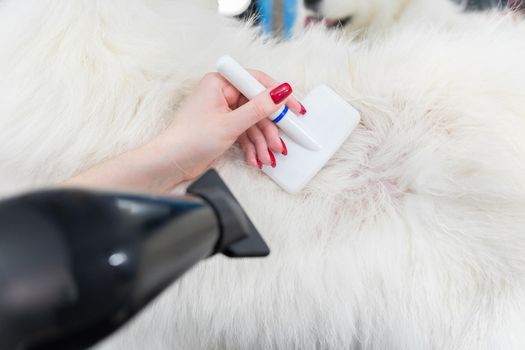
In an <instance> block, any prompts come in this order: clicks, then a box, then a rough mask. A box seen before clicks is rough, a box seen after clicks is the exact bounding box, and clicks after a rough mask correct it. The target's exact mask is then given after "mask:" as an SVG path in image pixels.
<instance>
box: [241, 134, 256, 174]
mask: <svg viewBox="0 0 525 350" xmlns="http://www.w3.org/2000/svg"><path fill="white" fill-rule="evenodd" d="M237 141H238V142H239V144H240V145H241V149H242V151H243V152H244V160H245V161H246V163H247V164H249V165H251V166H254V167H258V168H259V169H261V168H262V163H261V161H259V160H258V159H257V154H256V151H255V145H254V144H253V143H252V142H251V141H250V139H249V138H248V135H246V133H244V134H242V135H241V136H240V137H239V139H238V140H237Z"/></svg>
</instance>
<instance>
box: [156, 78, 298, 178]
mask: <svg viewBox="0 0 525 350" xmlns="http://www.w3.org/2000/svg"><path fill="white" fill-rule="evenodd" d="M250 73H251V74H252V75H254V76H255V78H256V79H257V80H259V81H260V82H261V84H263V85H264V86H266V87H267V88H268V89H267V90H266V91H264V92H262V93H261V94H260V95H258V96H257V97H256V98H254V99H253V100H251V101H248V100H247V99H246V98H245V97H244V96H242V95H241V94H240V92H239V91H237V89H236V88H235V87H233V86H232V85H231V84H230V83H229V82H228V81H227V80H226V79H224V78H223V77H222V76H221V75H219V74H218V73H208V74H206V76H205V77H204V78H203V79H202V80H201V81H200V82H199V84H198V86H197V89H196V91H195V92H194V93H193V94H192V95H190V96H189V97H188V99H187V100H186V101H185V103H184V104H183V106H182V107H181V108H180V110H179V112H178V113H177V115H176V117H175V119H174V121H173V123H172V124H171V125H170V126H169V127H168V128H167V130H166V131H165V132H164V133H162V134H161V135H160V136H159V137H158V138H157V140H154V142H156V143H159V144H160V145H161V146H159V147H157V148H158V149H159V150H161V152H164V158H165V159H170V160H172V161H173V162H174V163H176V164H177V165H178V167H179V168H180V169H183V171H184V173H185V175H186V176H185V178H186V179H191V178H194V177H196V176H198V175H200V174H201V173H203V172H204V171H205V170H206V169H207V168H208V167H209V165H210V164H211V163H212V162H213V161H214V160H215V159H217V158H218V157H219V156H220V155H222V154H223V153H224V152H225V151H226V150H227V149H228V148H229V147H230V146H231V145H232V144H233V143H234V142H235V141H236V140H237V139H238V140H239V143H240V144H241V147H242V149H243V150H244V153H245V159H246V162H247V163H248V164H251V165H253V166H258V167H259V168H260V167H262V164H266V165H271V166H275V165H276V164H275V158H274V156H273V154H272V153H271V152H279V153H283V154H286V153H287V151H286V146H285V144H284V142H282V140H281V139H280V138H279V133H278V129H277V127H276V126H275V125H274V123H272V122H271V121H270V120H268V119H267V117H268V116H271V115H272V114H273V113H275V112H276V111H277V110H278V109H279V108H280V107H281V106H282V105H283V104H285V103H286V104H287V106H288V108H290V110H292V111H293V112H296V113H298V114H304V112H306V110H305V109H304V107H303V106H302V105H301V104H300V103H299V102H298V101H297V100H296V99H295V98H294V97H293V96H291V93H292V89H291V87H290V85H288V84H287V83H284V84H281V85H279V84H278V83H277V82H276V81H275V80H273V79H271V78H270V77H268V76H267V75H266V74H264V73H262V72H259V71H255V70H251V71H250Z"/></svg>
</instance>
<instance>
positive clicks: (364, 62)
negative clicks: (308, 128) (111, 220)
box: [0, 0, 525, 350]
mask: <svg viewBox="0 0 525 350" xmlns="http://www.w3.org/2000/svg"><path fill="white" fill-rule="evenodd" d="M349 3H352V1H349ZM385 3H386V2H385ZM363 4H364V2H363ZM350 14H351V13H349V15H350ZM351 15H352V16H354V15H353V14H351ZM356 23H357V22H356ZM524 34H525V27H524V26H523V25H522V24H520V23H515V21H513V20H512V19H511V18H507V17H501V18H497V19H488V18H487V19H485V20H484V21H483V24H482V25H478V22H476V24H474V23H472V24H469V25H464V26H463V28H462V29H461V30H452V29H450V28H449V27H447V26H445V25H440V24H435V23H432V24H431V23H425V21H416V22H413V23H406V24H405V25H403V26H399V27H398V28H397V29H396V30H393V31H390V33H389V34H388V35H385V36H382V37H381V38H378V39H377V40H371V41H360V42H355V41H352V40H350V39H348V38H346V37H342V36H341V35H339V34H338V33H337V32H334V31H325V30H324V29H322V28H320V27H319V26H316V27H313V28H310V29H309V30H307V31H306V32H305V33H303V34H302V35H300V36H298V37H297V38H296V39H295V40H293V41H289V42H282V43H273V42H268V41H263V40H261V39H259V38H258V37H257V32H256V30H254V29H253V28H250V27H249V26H247V25H245V24H242V23H238V22H236V21H233V20H230V19H225V18H222V17H219V16H218V15H217V14H216V13H215V8H214V6H213V4H210V3H209V2H207V1H205V0H178V1H166V0H113V1H102V0H100V1H96V0H76V1H71V0H47V1H41V0H24V1H20V0H11V1H8V0H4V1H2V2H0V47H1V49H0V77H2V78H1V79H0V140H2V148H1V149H0V184H1V185H2V188H1V190H2V193H3V194H4V195H7V194H12V193H17V192H19V191H22V190H27V189H32V188H38V187H41V186H49V185H53V184H54V183H56V182H58V181H61V180H63V179H65V178H67V177H69V176H71V175H73V174H75V173H78V172H79V171H82V170H84V169H87V168H88V167H90V166H92V165H93V164H95V163H97V162H100V161H102V160H104V159H106V158H108V157H111V156H114V155H116V154H118V153H120V152H123V151H125V150H127V149H130V148H132V147H135V146H137V145H139V144H141V143H143V142H146V141H147V140H148V139H150V138H152V137H153V136H154V135H156V134H157V133H158V132H160V131H161V130H162V129H163V128H164V127H166V125H168V124H169V123H170V122H171V121H172V120H173V119H174V118H175V119H176V116H177V108H178V106H179V105H180V103H181V102H182V101H183V100H184V98H185V96H187V95H188V94H189V93H190V92H191V91H192V89H193V87H194V86H195V84H196V83H197V81H198V80H199V79H200V78H201V77H202V75H203V74H204V73H205V72H207V71H211V70H214V62H215V60H216V58H217V57H219V56H220V55H222V54H230V55H232V56H233V57H235V58H236V59H237V60H239V61H240V62H241V63H242V64H244V65H245V66H247V67H252V68H257V69H260V70H263V71H265V72H267V73H268V74H270V75H271V76H273V77H274V78H276V79H278V80H279V81H288V82H290V83H291V84H292V86H293V87H294V88H295V92H296V95H297V96H298V97H299V98H300V97H301V96H303V95H304V94H305V93H307V92H308V91H310V90H311V89H312V88H313V87H314V86H316V85H317V84H320V83H326V84H327V85H329V86H331V87H332V88H333V89H334V90H335V91H336V92H338V93H339V94H340V95H341V96H342V97H343V98H344V99H346V101H348V102H349V103H351V104H352V105H354V106H355V107H356V108H357V109H358V110H359V111H360V112H361V118H362V120H361V124H360V125H359V126H358V127H357V129H356V130H355V131H354V133H353V134H352V135H351V136H350V138H349V139H348V140H347V142H346V143H345V144H344V145H343V146H342V147H341V149H340V150H339V151H338V152H337V153H336V154H335V156H334V157H333V158H332V159H331V160H330V161H329V162H328V163H327V165H326V166H325V167H324V169H322V170H321V172H320V173H319V174H318V175H317V176H316V177H315V178H314V179H313V180H312V181H311V182H310V183H309V184H308V186H307V187H306V188H305V189H304V190H303V191H302V192H301V193H299V194H296V195H290V194H288V193H285V192H283V191H282V190H281V189H280V188H279V187H278V186H276V185H275V184H274V183H273V182H272V181H271V180H270V179H269V178H267V177H266V176H265V175H263V174H261V173H260V172H259V171H258V170H257V169H253V168H250V167H248V166H246V165H245V164H244V163H243V161H242V156H241V154H240V153H241V152H240V151H239V150H238V149H237V148H236V147H233V148H232V150H231V151H230V152H228V154H226V155H225V156H224V157H223V158H221V159H220V160H219V161H218V162H217V164H216V167H217V168H218V169H219V171H220V173H221V175H222V177H223V178H224V179H225V181H226V182H227V183H228V184H229V186H230V187H231V188H232V191H233V192H234V193H235V195H236V196H237V198H238V199H239V201H240V202H241V203H242V205H243V206H244V208H245V209H246V211H247V212H248V214H249V215H250V216H251V218H252V219H253V221H254V223H255V225H256V226H257V227H258V229H259V231H260V232H261V233H262V235H263V236H264V237H265V239H266V240H267V242H268V243H269V245H270V247H271V249H272V254H271V255H270V257H268V258H265V259H243V260H231V259H228V258H225V257H222V256H216V257H213V258H211V259H208V260H207V261H205V262H202V263H200V264H198V265H197V266H196V267H195V268H193V269H192V270H191V271H190V272H188V273H187V274H186V275H185V276H184V277H183V278H182V279H181V280H179V281H178V282H177V283H175V284H174V285H172V286H171V287H170V288H168V289H167V290H166V291H165V293H163V294H162V295H161V297H160V298H159V299H157V300H156V301H155V302H154V303H153V304H152V305H150V306H149V307H148V308H147V309H146V310H144V312H143V313H141V314H140V315H138V317H137V318H136V319H135V320H133V321H132V322H130V323H129V324H128V325H127V326H126V327H125V328H123V329H122V330H120V331H119V332H118V333H117V334H115V335H114V336H113V337H111V338H109V339H108V340H106V341H105V342H103V343H101V344H99V345H98V346H97V348H98V349H104V350H108V349H153V350H156V349H159V350H160V349H191V350H194V349H523V348H525V332H524V331H523V330H524V329H525V92H524V91H525V90H524V89H523V86H524V82H525V66H523V65H522V64H520V63H521V62H523V61H525V40H523V38H524ZM512 62H516V64H512ZM288 156H289V157H293V154H289V155H288Z"/></svg>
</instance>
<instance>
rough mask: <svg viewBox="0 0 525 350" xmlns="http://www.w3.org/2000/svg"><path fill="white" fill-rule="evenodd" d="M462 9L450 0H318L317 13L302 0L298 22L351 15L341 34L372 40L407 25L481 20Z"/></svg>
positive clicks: (297, 28)
mask: <svg viewBox="0 0 525 350" xmlns="http://www.w3.org/2000/svg"><path fill="white" fill-rule="evenodd" d="M462 10H463V6H460V5H458V4H456V3H454V2H452V0H321V1H320V2H319V4H318V5H317V9H316V11H313V10H311V9H309V8H306V7H305V6H304V3H303V1H299V2H298V18H299V19H298V22H299V23H304V22H305V19H306V17H307V16H312V15H313V16H321V17H325V18H328V19H332V20H333V19H343V18H345V17H349V16H350V17H351V20H350V21H349V22H348V23H347V24H346V25H345V26H344V27H343V28H342V29H343V31H344V33H346V34H347V35H349V36H351V37H353V38H361V39H363V38H366V39H371V38H376V37H378V36H380V35H384V34H385V33H388V32H389V31H390V30H392V28H394V27H397V26H400V25H401V26H403V25H406V24H408V23H413V24H414V23H420V24H425V25H428V24H433V23H434V24H437V23H440V24H444V25H446V26H448V27H454V26H460V27H462V26H463V25H465V23H469V22H477V21H479V20H480V19H481V18H482V17H483V16H479V15H477V14H466V13H464V12H463V11H462ZM492 12H494V13H496V12H497V11H492ZM487 13H490V11H489V12H487ZM487 13H485V14H484V15H486V14H487ZM300 31H302V28H301V27H296V32H300Z"/></svg>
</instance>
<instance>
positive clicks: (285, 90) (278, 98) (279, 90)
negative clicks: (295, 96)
mask: <svg viewBox="0 0 525 350" xmlns="http://www.w3.org/2000/svg"><path fill="white" fill-rule="evenodd" d="M291 93H292V87H291V86H290V84H288V83H282V84H281V85H279V86H278V87H276V88H274V89H273V90H272V91H270V97H271V98H272V100H273V103H275V104H279V103H281V102H283V100H284V99H285V98H287V97H288V96H290V95H291Z"/></svg>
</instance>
